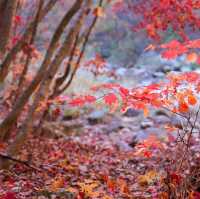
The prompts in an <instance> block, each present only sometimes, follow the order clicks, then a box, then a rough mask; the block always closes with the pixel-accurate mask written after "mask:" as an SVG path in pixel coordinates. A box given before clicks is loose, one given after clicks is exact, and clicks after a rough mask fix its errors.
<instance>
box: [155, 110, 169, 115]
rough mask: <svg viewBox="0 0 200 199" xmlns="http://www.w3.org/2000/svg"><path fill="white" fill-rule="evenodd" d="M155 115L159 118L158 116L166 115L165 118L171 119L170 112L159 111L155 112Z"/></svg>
mask: <svg viewBox="0 0 200 199" xmlns="http://www.w3.org/2000/svg"><path fill="white" fill-rule="evenodd" d="M155 115H156V116H157V115H164V116H166V117H169V115H168V112H167V111H165V110H157V111H155Z"/></svg>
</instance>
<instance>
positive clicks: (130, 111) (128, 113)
mask: <svg viewBox="0 0 200 199" xmlns="http://www.w3.org/2000/svg"><path fill="white" fill-rule="evenodd" d="M140 113H141V112H140V111H138V110H136V109H133V108H129V109H128V110H127V111H126V112H125V113H124V116H126V117H137V116H138V115H139V114H140Z"/></svg>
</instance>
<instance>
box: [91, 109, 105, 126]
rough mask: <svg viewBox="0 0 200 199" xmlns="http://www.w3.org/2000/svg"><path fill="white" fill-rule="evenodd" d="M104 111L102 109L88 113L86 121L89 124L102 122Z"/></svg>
mask: <svg viewBox="0 0 200 199" xmlns="http://www.w3.org/2000/svg"><path fill="white" fill-rule="evenodd" d="M105 114H106V112H105V111H103V110H97V111H93V112H92V113H90V115H89V116H88V123H89V124H90V125H96V124H99V123H102V122H103V119H104V117H105Z"/></svg>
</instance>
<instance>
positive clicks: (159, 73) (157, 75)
mask: <svg viewBox="0 0 200 199" xmlns="http://www.w3.org/2000/svg"><path fill="white" fill-rule="evenodd" d="M164 76H165V74H164V73H163V72H155V73H153V77H155V78H156V77H158V78H163V77H164Z"/></svg>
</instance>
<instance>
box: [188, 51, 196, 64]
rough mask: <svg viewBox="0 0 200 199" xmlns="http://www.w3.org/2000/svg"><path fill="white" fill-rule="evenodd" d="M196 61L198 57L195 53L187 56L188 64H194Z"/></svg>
mask: <svg viewBox="0 0 200 199" xmlns="http://www.w3.org/2000/svg"><path fill="white" fill-rule="evenodd" d="M197 59H198V56H197V54H196V53H195V52H193V53H190V54H188V55H187V60H188V61H189V62H191V63H194V62H196V61H197Z"/></svg>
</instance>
